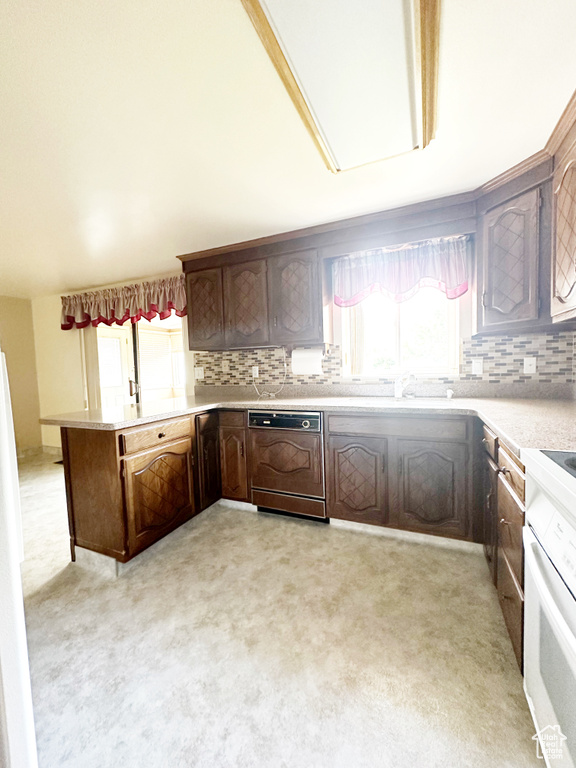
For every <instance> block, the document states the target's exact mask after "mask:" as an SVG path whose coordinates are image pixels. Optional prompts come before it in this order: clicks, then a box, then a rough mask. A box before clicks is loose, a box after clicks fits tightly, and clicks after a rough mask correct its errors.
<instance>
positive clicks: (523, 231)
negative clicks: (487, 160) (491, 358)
mask: <svg viewBox="0 0 576 768" xmlns="http://www.w3.org/2000/svg"><path fill="white" fill-rule="evenodd" d="M552 173H553V160H552V158H551V157H548V158H546V159H544V160H543V161H542V162H541V163H539V164H538V165H536V166H533V167H531V168H529V169H528V170H527V171H525V172H524V173H521V174H520V175H513V176H512V178H511V179H510V180H508V181H505V182H504V183H497V184H494V185H490V184H489V185H487V189H486V191H484V192H483V194H481V195H480V197H479V198H478V201H477V204H476V205H477V217H478V227H477V232H476V254H477V273H476V274H477V279H476V286H477V294H476V295H477V306H478V313H477V323H476V332H477V333H499V334H501V333H522V332H529V331H539V330H544V329H546V328H551V327H552V318H551V315H550V300H551V290H550V260H551V256H552V243H553V234H552V225H553V221H552V207H553V205H552V203H553V201H552Z"/></svg>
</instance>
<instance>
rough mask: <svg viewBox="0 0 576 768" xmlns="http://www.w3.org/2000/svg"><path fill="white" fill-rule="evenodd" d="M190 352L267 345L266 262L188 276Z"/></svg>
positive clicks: (211, 270) (193, 273)
mask: <svg viewBox="0 0 576 768" xmlns="http://www.w3.org/2000/svg"><path fill="white" fill-rule="evenodd" d="M186 291H187V297H188V302H187V303H188V343H189V347H190V349H199V350H217V349H232V348H238V347H250V346H258V345H262V344H266V343H267V342H268V294H267V284H266V262H265V261H262V260H260V261H251V262H248V263H245V264H235V265H232V266H230V267H224V268H216V269H204V270H201V271H199V272H189V273H188V274H187V276H186Z"/></svg>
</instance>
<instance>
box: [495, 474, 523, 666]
mask: <svg viewBox="0 0 576 768" xmlns="http://www.w3.org/2000/svg"><path fill="white" fill-rule="evenodd" d="M506 478H507V475H506V474H505V473H504V474H503V473H502V471H501V472H500V474H499V476H498V502H497V503H498V581H497V588H498V599H499V601H500V607H501V609H502V613H503V615H504V621H505V623H506V627H507V629H508V634H509V635H510V640H511V641H512V647H513V648H514V653H515V654H516V659H517V661H518V666H519V667H520V669H522V651H523V647H522V646H523V632H522V628H523V623H524V548H523V543H522V528H523V526H524V506H523V504H522V501H521V500H520V499H519V498H518V496H516V494H515V493H514V491H513V489H512V487H511V485H510V484H509V483H508V481H507V479H506Z"/></svg>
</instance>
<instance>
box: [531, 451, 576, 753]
mask: <svg viewBox="0 0 576 768" xmlns="http://www.w3.org/2000/svg"><path fill="white" fill-rule="evenodd" d="M572 455H573V454H572ZM566 456H568V454H560V453H559V452H548V451H546V452H542V451H525V452H523V454H522V458H523V461H524V463H525V466H526V523H527V525H526V527H525V529H524V567H525V573H524V582H525V604H524V690H525V692H526V697H527V699H528V704H529V706H530V710H531V712H532V717H533V718H534V723H535V730H536V734H535V736H537V737H538V741H539V744H538V745H536V746H537V750H538V756H540V757H543V758H544V760H545V762H546V765H548V766H550V767H551V768H554V766H562V767H563V768H564V766H570V768H575V767H576V762H575V761H576V471H574V473H571V472H568V471H567V469H566V468H565V466H564V464H563V462H564V461H565V457H566ZM567 466H568V467H570V465H567Z"/></svg>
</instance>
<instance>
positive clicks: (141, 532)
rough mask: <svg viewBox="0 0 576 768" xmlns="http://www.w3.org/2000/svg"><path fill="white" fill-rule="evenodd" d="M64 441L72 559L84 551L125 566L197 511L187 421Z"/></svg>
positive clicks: (83, 432) (74, 431)
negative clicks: (104, 556)
mask: <svg viewBox="0 0 576 768" xmlns="http://www.w3.org/2000/svg"><path fill="white" fill-rule="evenodd" d="M61 434H62V453H63V460H64V471H65V481H66V498H67V504H68V520H69V527H70V544H71V552H72V559H74V557H75V548H76V547H83V548H85V549H90V550H92V551H94V552H98V553H100V554H103V555H107V556H109V557H112V558H114V559H116V560H118V561H119V562H123V563H125V562H127V561H128V560H130V559H131V558H133V557H134V556H135V555H137V554H138V553H139V552H141V551H142V550H143V549H145V548H146V547H148V546H150V545H151V544H153V543H154V542H155V541H158V539H160V538H162V537H163V536H165V535H166V534H168V533H170V532H171V531H173V530H174V529H175V528H177V527H178V526H179V525H181V524H182V523H183V522H185V521H186V520H188V519H189V518H190V517H192V516H193V515H194V514H195V513H196V512H197V511H198V510H197V507H196V504H195V494H194V490H195V489H194V476H193V465H194V450H193V449H194V422H193V421H192V420H191V419H190V418H189V417H181V418H174V419H168V420H164V421H158V422H153V423H151V424H146V425H143V426H138V427H131V428H129V429H124V430H118V431H111V430H110V431H108V430H96V429H78V428H67V427H62V429H61Z"/></svg>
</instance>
